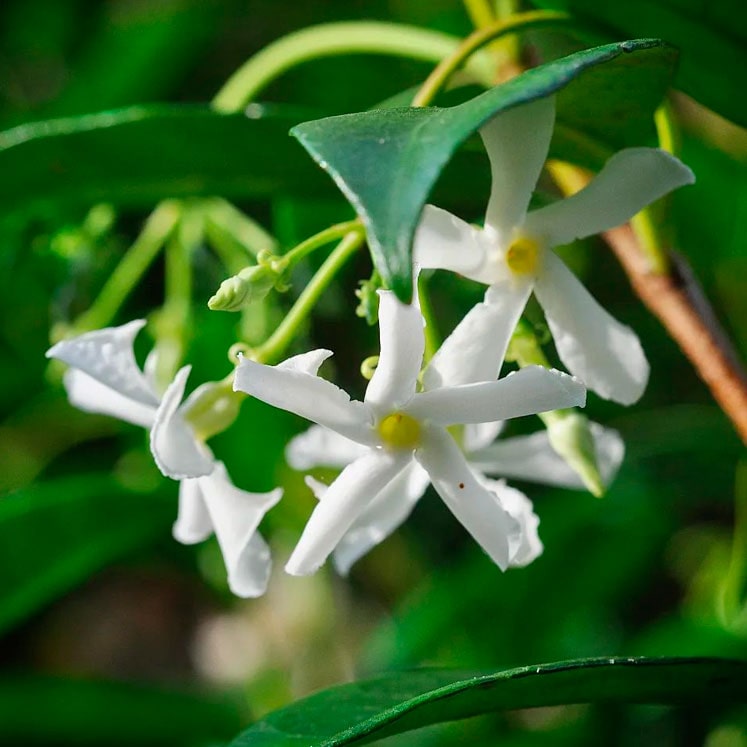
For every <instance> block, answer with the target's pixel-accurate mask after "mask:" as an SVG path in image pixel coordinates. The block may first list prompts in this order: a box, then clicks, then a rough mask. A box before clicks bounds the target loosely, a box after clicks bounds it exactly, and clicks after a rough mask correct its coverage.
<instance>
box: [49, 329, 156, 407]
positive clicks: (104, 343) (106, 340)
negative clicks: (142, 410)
mask: <svg viewBox="0 0 747 747" xmlns="http://www.w3.org/2000/svg"><path fill="white" fill-rule="evenodd" d="M144 326H145V320H143V319H136V320H135V321H132V322H129V324H124V325H122V326H121V327H107V328H105V329H97V330H95V331H94V332H86V333H85V334H82V335H80V336H78V337H74V338H73V339H72V340H63V341H62V342H58V343H57V344H56V345H54V346H53V347H52V348H50V349H49V350H48V351H47V358H57V359H58V360H61V361H64V362H65V363H67V364H68V365H69V366H72V367H73V368H77V369H80V370H81V371H83V372H84V373H87V374H88V375H89V376H91V377H92V378H94V379H96V380H97V381H99V382H101V383H102V384H103V385H104V386H107V387H109V388H110V389H114V390H115V391H116V392H119V393H120V394H121V395H123V396H125V397H127V398H129V399H132V400H135V401H136V402H140V403H142V404H144V405H152V406H154V407H155V406H157V405H158V397H157V396H156V394H155V392H154V391H153V388H152V387H151V385H150V382H149V381H148V380H147V378H146V377H145V375H144V374H143V372H142V371H141V370H140V369H139V368H138V365H137V362H136V361H135V352H134V350H133V343H134V340H135V337H136V336H137V333H138V332H139V331H140V330H141V329H142V328H143V327H144Z"/></svg>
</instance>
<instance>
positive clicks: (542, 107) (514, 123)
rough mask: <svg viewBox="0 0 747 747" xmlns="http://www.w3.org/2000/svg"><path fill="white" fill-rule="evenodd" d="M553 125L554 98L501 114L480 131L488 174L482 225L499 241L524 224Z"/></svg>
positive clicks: (539, 100) (505, 238) (545, 156)
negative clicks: (486, 156) (485, 211)
mask: <svg viewBox="0 0 747 747" xmlns="http://www.w3.org/2000/svg"><path fill="white" fill-rule="evenodd" d="M554 123H555V97H554V96H549V97H547V98H543V99H538V100H537V101H532V102H531V103H529V104H523V105H521V106H517V107H515V108H514V109H509V110H508V111H506V112H501V113H500V114H499V115H498V116H497V117H494V118H493V119H491V120H490V122H488V123H487V124H486V125H483V127H481V128H480V136H481V137H482V141H483V143H484V144H485V148H486V150H487V151H488V157H489V158H490V171H491V175H492V185H491V188H490V200H489V201H488V209H487V213H486V215H485V225H486V227H488V228H491V229H493V230H494V231H495V232H496V233H497V234H498V236H499V237H500V238H501V239H502V240H503V241H507V240H508V238H509V234H510V232H511V230H512V229H513V228H516V227H517V226H519V225H520V224H521V223H522V222H523V221H524V216H525V215H526V211H527V207H528V206H529V200H530V198H531V196H532V192H533V191H534V186H535V184H537V180H538V179H539V176H540V173H541V172H542V165H543V164H544V163H545V158H547V151H548V150H549V148H550V138H551V137H552V129H553V125H554Z"/></svg>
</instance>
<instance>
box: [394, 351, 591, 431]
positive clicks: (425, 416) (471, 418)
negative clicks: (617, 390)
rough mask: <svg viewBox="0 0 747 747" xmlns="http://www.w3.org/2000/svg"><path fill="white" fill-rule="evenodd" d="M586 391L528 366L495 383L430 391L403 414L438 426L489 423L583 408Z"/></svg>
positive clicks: (561, 376)
mask: <svg viewBox="0 0 747 747" xmlns="http://www.w3.org/2000/svg"><path fill="white" fill-rule="evenodd" d="M585 402H586V389H585V388H584V386H583V384H582V383H581V382H580V381H578V379H575V378H573V377H572V376H569V375H568V374H564V373H561V372H560V371H556V370H554V369H552V370H551V369H547V368H542V366H528V367H527V368H523V369H521V371H514V372H513V373H510V374H509V375H508V376H506V377H505V378H504V379H500V380H499V381H488V382H483V383H479V384H464V385H462V386H452V387H445V388H443V389H434V390H433V391H430V392H423V393H421V394H417V395H415V397H414V398H413V400H412V402H411V403H410V404H409V405H408V407H407V413H408V414H410V415H412V416H413V417H415V418H417V419H419V420H429V421H431V422H433V423H437V424H438V425H456V424H465V423H489V422H492V421H495V420H508V419H509V418H518V417H521V416H522V415H535V414H536V413H538V412H547V411H548V410H560V409H562V408H565V407H576V406H583V405H584V404H585Z"/></svg>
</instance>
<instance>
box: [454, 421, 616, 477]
mask: <svg viewBox="0 0 747 747" xmlns="http://www.w3.org/2000/svg"><path fill="white" fill-rule="evenodd" d="M589 426H590V428H591V435H592V438H593V439H594V450H595V453H596V458H597V467H598V468H599V473H600V475H601V477H602V481H603V482H604V484H605V485H609V484H610V483H611V482H612V480H613V478H614V477H615V474H617V470H618V469H619V467H620V464H621V463H622V460H623V456H624V454H625V444H624V443H623V440H622V438H620V434H619V433H618V432H617V431H615V430H612V429H611V428H604V427H602V426H601V425H599V424H598V423H590V424H589ZM467 458H468V459H469V462H470V464H471V465H473V466H474V467H476V468H477V469H479V470H481V471H482V472H487V473H488V474H491V475H500V476H501V477H515V478H518V479H520V480H531V481H532V482H538V483H543V484H546V485H557V486H559V487H562V488H573V489H574V490H585V489H586V486H585V485H584V483H583V481H582V480H581V478H580V477H579V476H578V474H577V473H576V472H575V470H573V469H571V468H570V467H569V466H568V464H566V462H565V460H564V459H562V457H560V456H559V455H558V454H557V453H556V452H555V450H554V449H553V448H552V446H551V445H550V439H549V438H548V436H547V431H538V432H537V433H532V434H531V435H529V436H516V437H515V438H507V439H505V440H503V441H498V442H497V443H494V444H492V445H490V446H487V447H485V448H483V449H479V450H475V451H474V452H472V453H470V454H469V455H468V457H467Z"/></svg>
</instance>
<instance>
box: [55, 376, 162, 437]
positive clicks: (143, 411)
mask: <svg viewBox="0 0 747 747" xmlns="http://www.w3.org/2000/svg"><path fill="white" fill-rule="evenodd" d="M62 381H63V384H64V385H65V391H66V392H67V398H68V399H69V400H70V404H71V405H74V406H75V407H77V408H78V409H79V410H84V411H85V412H93V413H98V414H100V415H112V416H113V417H115V418H119V419H120V420H125V421H127V422H128V423H133V424H134V425H141V426H142V427H143V428H150V426H151V425H153V419H154V418H155V416H156V407H155V405H144V404H143V403H142V402H137V401H136V400H133V399H130V398H129V397H125V396H124V395H123V394H120V393H119V392H117V391H115V390H114V389H110V388H109V387H108V386H106V385H104V384H102V383H101V382H100V381H97V380H96V379H94V378H93V377H91V376H89V375H88V374H87V373H83V371H81V370H79V369H77V368H69V369H68V370H67V371H65V374H64V376H63V379H62Z"/></svg>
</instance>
